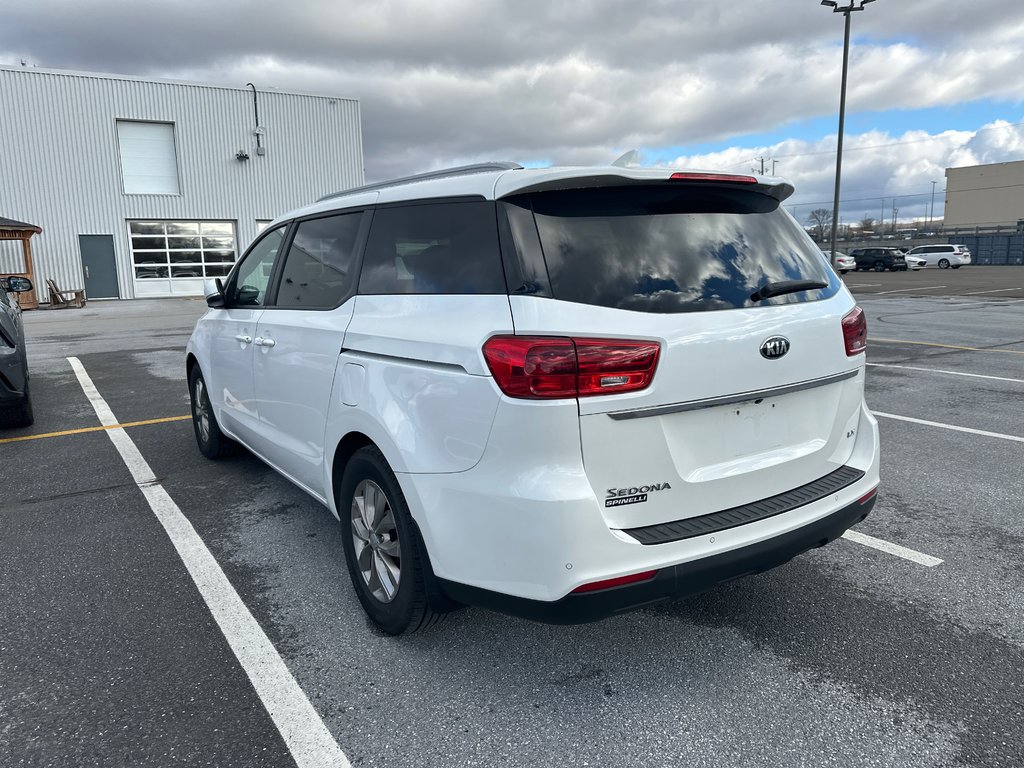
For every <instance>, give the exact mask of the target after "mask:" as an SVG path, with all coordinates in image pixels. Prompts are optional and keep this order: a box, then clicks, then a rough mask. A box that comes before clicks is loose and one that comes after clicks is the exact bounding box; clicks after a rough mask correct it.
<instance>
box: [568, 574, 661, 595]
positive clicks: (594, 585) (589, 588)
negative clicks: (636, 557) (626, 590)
mask: <svg viewBox="0 0 1024 768" xmlns="http://www.w3.org/2000/svg"><path fill="white" fill-rule="evenodd" d="M657 573H658V572H657V571H643V572H641V573H631V574H629V575H628V576H618V577H616V578H614V579H605V580H604V581H592V582H590V583H589V584H582V585H580V586H578V587H576V589H574V590H573V594H579V593H580V592H596V591H597V590H599V589H611V588H612V587H621V586H623V585H625V584H636V583H637V582H638V581H648V580H649V579H653V578H654V577H655V575H656V574H657Z"/></svg>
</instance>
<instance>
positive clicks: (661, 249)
mask: <svg viewBox="0 0 1024 768" xmlns="http://www.w3.org/2000/svg"><path fill="white" fill-rule="evenodd" d="M510 203H511V204H513V205H516V206H520V207H522V208H526V209H529V208H532V210H533V215H534V220H535V221H536V224H537V232H538V233H539V235H540V244H541V247H542V249H543V253H544V260H545V262H546V263H547V268H548V274H549V276H550V280H551V292H552V295H553V296H554V298H556V299H562V300H564V301H573V302H579V303H582V304H592V305H596V306H602V307H614V308H617V309H628V310H635V311H641V312H655V313H677V312H701V311H708V310H719V309H738V308H743V307H752V306H766V305H773V304H789V303H794V302H800V301H811V300H816V299H821V298H826V297H828V296H832V295H834V294H835V293H836V292H837V291H838V290H839V281H838V278H836V277H835V275H834V274H833V273H832V272H831V270H829V269H828V268H827V267H826V266H825V263H824V261H823V260H822V258H821V256H820V252H819V251H818V249H817V247H816V246H815V245H814V243H813V242H812V241H811V239H810V238H809V237H808V236H807V233H806V232H805V231H804V230H803V229H802V228H801V227H800V226H799V225H798V224H797V223H796V222H795V221H794V220H793V218H792V217H790V216H789V215H788V214H786V213H785V211H784V210H782V209H780V207H779V201H778V200H775V199H774V198H771V197H768V196H766V195H763V194H760V193H758V192H754V191H750V190H739V189H732V188H723V187H713V186H678V187H676V186H671V185H658V186H643V187H641V186H636V187H603V188H596V189H578V190H566V191H557V192H540V193H535V194H533V195H529V196H520V197H516V198H512V199H510ZM517 247H518V248H520V249H521V248H522V244H521V243H519V242H518V241H517ZM791 280H812V281H816V282H821V283H824V284H825V285H826V286H827V287H826V288H824V289H813V290H808V291H802V292H799V293H789V294H784V295H781V296H775V297H772V298H769V299H766V300H762V301H759V302H754V301H752V300H751V295H752V294H753V293H755V292H756V291H757V290H758V289H760V288H761V287H763V286H764V285H765V284H766V283H774V282H782V281H791Z"/></svg>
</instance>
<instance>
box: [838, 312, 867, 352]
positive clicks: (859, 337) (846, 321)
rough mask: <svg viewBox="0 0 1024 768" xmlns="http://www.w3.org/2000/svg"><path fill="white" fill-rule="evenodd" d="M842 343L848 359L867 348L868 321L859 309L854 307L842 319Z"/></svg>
mask: <svg viewBox="0 0 1024 768" xmlns="http://www.w3.org/2000/svg"><path fill="white" fill-rule="evenodd" d="M843 341H844V342H845V343H846V355H847V356H848V357H853V356H854V355H859V354H860V353H861V352H863V351H864V350H865V349H867V348H868V320H867V317H865V315H864V310H863V309H861V308H860V307H854V308H853V309H851V310H850V311H849V312H847V313H846V316H845V317H844V318H843Z"/></svg>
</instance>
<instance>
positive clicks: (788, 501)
mask: <svg viewBox="0 0 1024 768" xmlns="http://www.w3.org/2000/svg"><path fill="white" fill-rule="evenodd" d="M862 477H864V473H863V472H862V471H861V470H859V469H854V468H853V467H840V468H839V469H837V470H835V471H834V472H830V473H829V474H827V475H825V476H824V477H821V478H818V479H817V480H815V481H814V482H811V483H807V485H801V486H800V487H799V488H794V489H793V490H791V491H786V492H785V493H780V494H778V495H776V496H769V497H768V498H767V499H761V500H760V501H755V502H752V503H750V504H744V505H743V506H740V507H732V508H731V509H723V510H722V511H720V512H712V513H710V514H707V515H701V516H700V517H687V518H684V519H682V520H673V521H672V522H669V523H659V524H658V525H647V526H643V527H641V528H626V529H624V530H623V533H628V534H629V535H630V536H632V537H633V538H634V539H636V540H637V541H639V542H640V543H641V544H645V545H652V544H668V543H669V542H673V541H682V540H683V539H692V538H694V537H695V536H707V535H709V534H712V533H717V532H718V531H724V530H727V529H729V528H735V527H736V526H738V525H746V524H748V523H754V522H757V521H758V520H764V519H766V518H769V517H775V515H781V514H783V513H785V512H790V511H792V510H794V509H796V508H797V507H802V506H804V505H805V504H811V503H813V502H815V501H819V500H820V499H824V498H825V497H826V496H831V495H832V494H833V493H835V492H836V491H839V490H842V489H843V488H846V487H847V486H848V485H853V484H854V483H856V482H857V481H858V480H860V479H861V478H862Z"/></svg>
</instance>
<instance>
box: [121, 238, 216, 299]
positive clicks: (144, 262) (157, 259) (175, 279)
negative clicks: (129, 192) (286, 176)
mask: <svg viewBox="0 0 1024 768" xmlns="http://www.w3.org/2000/svg"><path fill="white" fill-rule="evenodd" d="M128 238H129V244H130V246H131V253H132V269H133V272H134V277H135V286H136V293H137V294H138V295H166V294H177V293H180V294H198V293H201V292H202V280H203V279H205V278H208V277H224V276H225V275H227V273H228V272H229V271H230V270H231V267H232V266H233V265H234V263H235V224H234V222H231V221H129V222H128Z"/></svg>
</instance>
